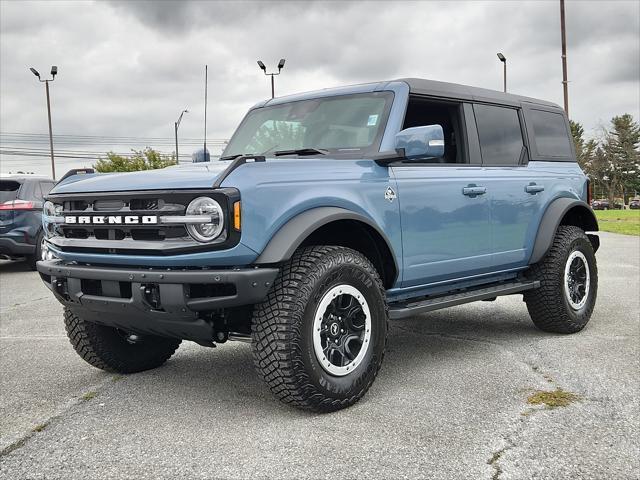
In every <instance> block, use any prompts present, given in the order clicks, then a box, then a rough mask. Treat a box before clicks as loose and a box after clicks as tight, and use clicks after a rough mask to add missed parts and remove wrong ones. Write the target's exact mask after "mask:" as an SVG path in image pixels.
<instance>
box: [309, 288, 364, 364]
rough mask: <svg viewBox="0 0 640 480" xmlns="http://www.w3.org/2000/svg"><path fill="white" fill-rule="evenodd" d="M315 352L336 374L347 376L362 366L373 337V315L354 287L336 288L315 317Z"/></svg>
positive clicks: (326, 296) (326, 298) (320, 304)
mask: <svg viewBox="0 0 640 480" xmlns="http://www.w3.org/2000/svg"><path fill="white" fill-rule="evenodd" d="M313 334H314V339H313V340H314V342H313V343H314V350H315V353H316V357H317V359H318V361H319V362H320V364H321V365H322V367H323V368H324V369H325V370H326V371H327V372H329V373H330V374H332V375H336V376H343V375H347V374H349V373H351V372H353V370H354V369H355V368H356V367H357V366H358V365H359V364H360V363H361V361H362V358H363V357H364V354H365V353H366V350H367V348H368V345H369V340H370V338H371V314H370V311H369V306H368V304H367V302H366V300H365V298H364V295H363V294H362V293H361V292H360V291H359V290H358V289H356V288H355V287H353V286H351V285H338V286H336V287H333V288H332V289H330V290H329V291H328V292H326V293H325V295H324V296H323V297H322V299H321V301H320V303H319V304H318V309H317V310H316V313H315V318H314V331H313Z"/></svg>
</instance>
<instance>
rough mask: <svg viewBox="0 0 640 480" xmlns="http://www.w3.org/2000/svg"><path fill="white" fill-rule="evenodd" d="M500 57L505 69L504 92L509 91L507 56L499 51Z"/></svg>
mask: <svg viewBox="0 0 640 480" xmlns="http://www.w3.org/2000/svg"><path fill="white" fill-rule="evenodd" d="M498 58H499V59H500V61H501V62H502V65H503V70H504V93H507V57H505V56H504V55H503V54H502V53H498Z"/></svg>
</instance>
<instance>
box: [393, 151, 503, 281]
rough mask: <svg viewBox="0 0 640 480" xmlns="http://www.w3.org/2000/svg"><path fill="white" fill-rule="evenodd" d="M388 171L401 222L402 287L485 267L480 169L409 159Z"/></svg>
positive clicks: (487, 227)
mask: <svg viewBox="0 0 640 480" xmlns="http://www.w3.org/2000/svg"><path fill="white" fill-rule="evenodd" d="M392 169H393V173H394V175H395V177H396V179H397V187H398V201H399V202H400V212H401V214H400V215H401V222H402V248H403V267H404V274H403V282H402V286H403V287H411V286H416V285H425V284H430V283H435V282H440V281H446V280H449V279H453V278H460V277H468V276H473V275H476V274H479V273H484V272H486V271H488V270H489V269H490V267H491V222H490V210H489V199H488V194H487V193H488V192H487V190H486V188H485V186H484V183H483V181H482V178H483V175H484V173H483V169H482V168H481V167H480V166H474V165H447V164H432V165H429V164H413V165H412V164H410V163H405V164H402V165H398V166H393V167H392Z"/></svg>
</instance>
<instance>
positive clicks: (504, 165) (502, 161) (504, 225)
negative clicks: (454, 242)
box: [473, 104, 547, 271]
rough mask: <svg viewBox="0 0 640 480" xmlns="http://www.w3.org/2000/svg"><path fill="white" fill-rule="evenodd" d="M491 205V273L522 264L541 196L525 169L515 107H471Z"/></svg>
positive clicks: (537, 181)
mask: <svg viewBox="0 0 640 480" xmlns="http://www.w3.org/2000/svg"><path fill="white" fill-rule="evenodd" d="M473 109H474V112H475V117H476V125H477V128H478V137H479V140H480V150H481V153H482V166H483V169H484V170H485V178H484V181H485V182H486V186H487V190H488V192H489V195H488V197H489V201H490V207H491V233H492V235H491V236H492V245H493V246H492V250H493V256H492V260H491V263H492V267H493V270H494V271H500V270H506V269H510V268H518V267H520V266H523V265H525V264H526V262H527V260H528V258H529V255H530V252H531V249H532V247H533V245H532V243H533V239H535V235H536V232H537V226H538V221H539V215H540V212H541V210H542V206H543V204H544V201H545V196H546V194H547V193H546V191H545V187H546V183H547V182H545V181H544V179H542V178H538V176H536V174H535V172H532V171H531V169H529V168H528V151H529V149H528V142H527V137H526V135H524V118H523V114H522V111H521V110H520V109H519V108H517V107H508V106H497V105H487V104H475V105H474V106H473Z"/></svg>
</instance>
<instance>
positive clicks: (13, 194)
mask: <svg viewBox="0 0 640 480" xmlns="http://www.w3.org/2000/svg"><path fill="white" fill-rule="evenodd" d="M18 190H20V182H16V181H15V180H0V203H4V202H9V201H11V200H15V199H16V198H18Z"/></svg>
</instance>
